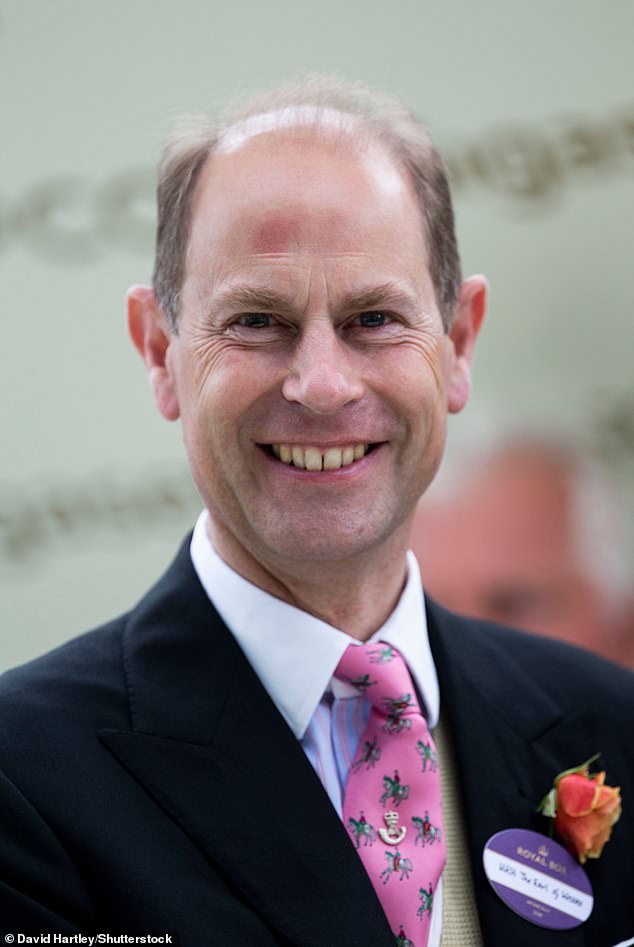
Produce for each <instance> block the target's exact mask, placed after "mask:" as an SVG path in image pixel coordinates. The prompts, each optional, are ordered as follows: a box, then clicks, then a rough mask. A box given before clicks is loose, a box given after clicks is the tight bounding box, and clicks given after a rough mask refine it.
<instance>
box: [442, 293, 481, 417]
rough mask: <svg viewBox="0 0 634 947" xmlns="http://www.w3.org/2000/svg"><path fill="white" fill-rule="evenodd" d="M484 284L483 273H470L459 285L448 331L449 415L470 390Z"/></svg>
mask: <svg viewBox="0 0 634 947" xmlns="http://www.w3.org/2000/svg"><path fill="white" fill-rule="evenodd" d="M487 289H488V284H487V281H486V279H485V278H484V276H470V277H469V278H468V279H466V280H464V281H463V283H462V285H461V287H460V295H459V297H458V303H457V305H456V312H455V315H454V320H453V322H452V324H451V328H450V330H449V333H448V335H449V342H450V344H451V356H450V357H451V368H450V372H449V385H448V388H447V407H448V409H449V411H450V412H451V413H452V414H457V412H458V411H462V409H463V408H464V406H465V405H466V403H467V401H468V399H469V394H470V392H471V363H472V361H473V348H474V346H475V342H476V339H477V337H478V332H479V331H480V326H481V325H482V320H483V319H484V313H485V310H486V297H487Z"/></svg>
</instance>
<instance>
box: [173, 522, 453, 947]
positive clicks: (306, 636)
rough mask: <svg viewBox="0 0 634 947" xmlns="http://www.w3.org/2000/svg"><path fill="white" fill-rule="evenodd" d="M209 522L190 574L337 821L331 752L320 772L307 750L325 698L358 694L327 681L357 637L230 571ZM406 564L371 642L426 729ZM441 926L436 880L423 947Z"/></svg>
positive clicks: (418, 612)
mask: <svg viewBox="0 0 634 947" xmlns="http://www.w3.org/2000/svg"><path fill="white" fill-rule="evenodd" d="M207 516H208V514H207V512H206V510H204V511H203V512H202V513H201V514H200V516H199V517H198V521H197V522H196V526H195V528H194V533H193V536H192V541H191V558H192V563H193V566H194V569H195V571H196V574H197V575H198V578H199V579H200V582H201V584H202V586H203V588H204V589H205V591H206V593H207V595H208V596H209V599H210V600H211V601H212V602H213V605H214V607H215V608H216V610H217V612H218V613H219V615H220V616H221V618H222V620H223V621H224V623H225V624H226V626H227V628H228V629H229V630H230V631H231V633H232V634H233V635H234V637H235V639H236V641H237V642H238V644H239V645H240V648H241V649H242V651H243V652H244V654H245V655H246V657H247V660H248V661H249V663H250V664H251V666H252V667H253V669H254V671H255V672H256V674H257V675H258V677H259V678H260V680H261V682H262V684H263V686H264V688H265V690H266V691H267V693H268V694H269V696H270V698H271V700H272V701H273V702H274V704H275V706H276V707H277V708H278V710H279V711H280V713H281V714H282V716H283V717H284V719H285V720H286V722H287V724H288V725H289V727H290V728H291V730H292V731H293V733H294V734H295V736H296V737H297V739H298V740H300V741H301V743H302V746H303V749H304V751H305V752H306V755H307V756H308V758H309V760H310V761H311V763H312V764H313V766H314V767H315V768H316V769H317V772H318V776H319V778H320V779H321V780H322V782H323V783H324V788H325V789H326V791H327V792H328V795H329V796H330V799H331V802H332V803H333V805H334V807H335V809H336V810H337V812H338V813H339V816H340V817H341V792H342V787H341V786H340V784H339V782H338V779H337V778H336V776H335V775H333V774H336V771H337V769H336V764H335V760H334V752H333V750H332V746H331V744H330V743H329V741H323V740H322V741H320V745H319V755H320V765H319V768H318V767H317V765H316V761H315V756H314V753H313V752H311V748H313V749H314V745H315V739H314V737H316V734H317V730H318V729H319V730H321V731H322V732H323V720H324V716H325V717H326V719H329V716H328V715H329V713H330V711H329V706H330V702H329V699H328V698H329V696H330V695H334V697H344V696H348V695H356V694H357V692H356V691H355V690H354V688H351V687H350V686H349V685H347V684H345V683H344V682H342V681H337V680H336V679H334V678H333V673H334V671H335V668H336V667H337V664H338V663H339V660H340V659H341V657H342V655H343V652H344V651H345V650H346V648H347V647H348V645H349V644H350V643H352V642H353V641H354V640H355V639H353V638H351V637H350V636H349V635H347V634H346V633H345V632H343V631H340V630H339V629H337V628H334V627H333V626H332V625H329V624H328V623H327V622H324V621H322V620H321V619H319V618H316V617H315V616H314V615H309V614H308V613H307V612H304V611H302V610H301V609H299V608H295V607H294V606H293V605H289V604H288V603H287V602H283V601H282V600H281V599H278V598H275V596H273V595H270V594H269V593H268V592H265V591H264V590H263V589H260V588H258V586H256V585H253V583H251V582H249V581H248V580H247V579H245V578H243V576H241V575H239V574H238V573H237V572H235V571H234V570H233V569H232V568H231V567H230V566H228V565H227V563H226V562H225V561H224V560H223V559H221V558H220V556H219V555H218V553H217V552H216V550H215V549H214V547H213V546H212V544H211V541H210V539H209V535H208V532H207ZM407 565H408V575H407V581H406V583H405V587H404V589H403V592H402V593H401V597H400V599H399V601H398V603H397V605H396V608H395V609H394V611H393V612H392V614H391V615H390V616H389V618H388V619H387V621H386V622H385V623H384V624H383V625H382V626H381V628H379V629H378V631H376V632H375V633H374V634H373V635H372V637H371V638H370V639H369V640H370V641H371V642H372V641H385V642H387V643H388V644H391V645H393V646H394V647H395V648H397V650H398V651H399V652H400V653H401V655H402V656H403V658H404V660H405V661H406V663H407V666H408V668H409V671H410V674H411V675H412V678H413V680H414V684H415V686H416V689H417V692H418V698H419V701H420V706H421V708H422V710H423V712H424V714H425V716H426V718H427V722H428V725H429V728H430V729H432V728H433V727H434V726H435V725H436V724H437V722H438V714H439V708H440V696H439V688H438V677H437V674H436V668H435V665H434V660H433V657H432V653H431V648H430V646H429V639H428V636H427V622H426V618H425V608H424V599H423V589H422V584H421V579H420V571H419V568H418V562H417V560H416V557H415V556H414V554H413V553H412V552H409V553H408V554H407ZM318 717H320V718H321V719H320V720H319V721H318ZM311 723H312V724H313V728H312V731H311ZM328 755H330V758H329V759H328V758H327V757H328ZM324 757H326V759H324ZM441 923H442V882H441V883H440V884H439V885H438V888H437V890H436V896H435V898H434V907H433V912H432V923H431V929H430V935H429V941H428V945H429V947H440V937H441Z"/></svg>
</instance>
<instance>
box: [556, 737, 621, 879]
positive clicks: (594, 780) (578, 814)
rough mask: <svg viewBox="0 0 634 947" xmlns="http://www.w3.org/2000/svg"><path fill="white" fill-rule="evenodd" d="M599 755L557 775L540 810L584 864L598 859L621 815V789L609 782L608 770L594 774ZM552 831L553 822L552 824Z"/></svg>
mask: <svg viewBox="0 0 634 947" xmlns="http://www.w3.org/2000/svg"><path fill="white" fill-rule="evenodd" d="M598 758H599V754H598V753H597V754H596V756H593V757H591V758H590V759H589V760H586V762H585V763H582V764H581V765H580V766H575V767H573V769H567V770H565V771H564V772H563V773H559V775H558V776H556V777H555V781H554V783H553V788H552V789H551V790H550V792H549V793H548V795H547V796H546V797H545V798H544V799H543V800H542V802H541V803H540V805H539V807H538V811H539V812H541V813H543V815H545V816H548V817H549V818H550V819H554V820H555V831H556V832H557V834H558V835H559V837H560V838H561V840H562V841H563V842H564V844H565V845H566V847H567V848H568V849H569V850H570V851H571V852H572V853H573V855H576V856H577V858H578V859H579V861H580V862H581V864H582V865H583V863H584V862H585V861H586V859H588V858H598V857H599V856H600V854H601V852H602V851H603V847H604V845H605V844H606V842H608V841H609V839H610V836H611V834H612V828H613V827H614V825H615V824H616V823H617V822H618V820H619V817H620V815H621V790H620V788H619V787H618V786H617V787H616V788H614V787H612V786H606V785H605V773H604V772H601V773H594V774H593V775H590V765H591V764H592V763H594V761H595V760H597V759H598ZM551 830H552V823H551Z"/></svg>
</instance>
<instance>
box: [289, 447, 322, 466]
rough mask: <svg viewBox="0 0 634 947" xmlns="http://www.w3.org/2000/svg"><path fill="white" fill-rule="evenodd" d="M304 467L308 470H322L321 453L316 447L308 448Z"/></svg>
mask: <svg viewBox="0 0 634 947" xmlns="http://www.w3.org/2000/svg"><path fill="white" fill-rule="evenodd" d="M293 462H295V451H294V450H293ZM304 466H305V467H306V470H321V451H320V450H317V448H316V447H307V448H306V450H305V451H304Z"/></svg>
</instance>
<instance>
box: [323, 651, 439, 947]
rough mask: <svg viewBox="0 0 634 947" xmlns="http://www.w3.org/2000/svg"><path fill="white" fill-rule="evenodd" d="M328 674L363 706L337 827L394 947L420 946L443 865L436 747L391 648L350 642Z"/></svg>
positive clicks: (424, 940)
mask: <svg viewBox="0 0 634 947" xmlns="http://www.w3.org/2000/svg"><path fill="white" fill-rule="evenodd" d="M335 677H337V678H338V679H339V680H342V681H346V682H347V683H348V684H352V685H353V686H354V687H355V688H356V689H357V691H358V692H359V693H360V694H362V695H363V696H364V697H365V699H366V700H368V701H369V702H370V704H371V709H370V715H369V718H368V722H367V726H366V729H365V732H364V733H363V735H362V737H361V740H360V742H359V747H358V750H357V755H356V757H355V759H354V760H353V762H352V764H351V766H350V771H349V774H348V779H347V783H346V786H345V792H344V800H343V817H344V824H345V826H346V828H347V829H348V831H349V833H350V837H351V840H352V842H353V844H354V845H355V848H356V849H357V851H358V853H359V857H360V858H361V860H362V861H363V863H364V865H365V868H366V870H367V872H368V875H369V877H370V880H371V881H372V884H373V886H374V889H375V891H376V893H377V896H378V897H379V900H380V901H381V903H382V905H383V909H384V911H385V914H386V916H387V918H388V921H389V922H390V924H391V926H392V930H393V931H394V937H395V942H396V945H397V947H426V945H427V941H428V937H429V928H430V923H431V913H432V908H433V904H434V893H435V891H436V888H437V885H438V881H439V878H440V875H441V873H442V869H443V867H444V863H445V844H444V838H443V832H442V808H441V799H440V778H439V774H438V759H437V754H436V748H435V746H434V743H433V740H432V738H431V735H430V733H429V729H428V727H427V722H426V720H425V718H424V716H423V715H422V713H421V710H420V707H419V705H418V700H417V698H416V695H415V691H414V685H413V682H412V679H411V677H410V674H409V671H408V670H407V666H406V664H405V662H404V660H403V658H402V657H401V655H400V654H399V653H398V651H397V650H396V649H395V648H393V647H392V646H390V645H388V644H385V643H384V642H379V643H378V644H374V645H350V646H349V647H348V648H347V649H346V651H345V653H344V655H343V657H342V659H341V661H340V662H339V664H338V666H337V669H336V671H335Z"/></svg>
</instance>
